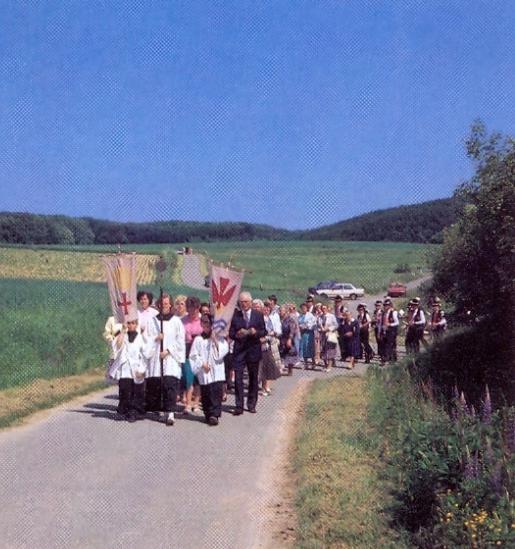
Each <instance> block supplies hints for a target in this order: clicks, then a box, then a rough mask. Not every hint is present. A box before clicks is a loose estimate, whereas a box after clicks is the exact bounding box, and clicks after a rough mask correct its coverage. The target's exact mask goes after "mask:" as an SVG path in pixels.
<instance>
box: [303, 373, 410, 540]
mask: <svg viewBox="0 0 515 549" xmlns="http://www.w3.org/2000/svg"><path fill="white" fill-rule="evenodd" d="M367 406H368V400H367V391H366V381H365V380H364V379H363V378H360V377H350V376H349V377H347V376H346V377H338V378H335V379H332V380H319V381H315V382H314V383H313V386H312V389H311V391H310V393H309V394H308V397H307V402H306V405H305V409H304V414H303V418H302V422H301V424H300V428H299V430H298V433H297V437H296V441H295V444H294V465H295V469H296V471H297V473H296V474H297V478H296V485H297V496H296V508H297V516H298V526H297V532H296V537H297V543H296V546H298V547H306V548H307V547H384V548H387V547H392V548H393V547H396V548H402V547H405V545H404V543H403V542H402V540H401V539H400V537H399V534H398V533H396V532H395V531H393V530H391V529H390V528H389V526H388V523H387V517H386V515H385V513H384V509H385V507H386V506H387V505H388V503H389V501H390V496H389V493H388V487H387V485H386V484H385V483H384V481H383V480H382V479H381V478H380V475H381V468H382V464H381V462H380V461H379V459H378V458H377V457H376V456H375V455H374V450H373V447H374V445H373V444H371V443H370V442H369V438H368V437H369V436H371V433H370V430H369V428H368V427H367V420H366V417H367Z"/></svg>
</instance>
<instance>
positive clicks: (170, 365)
mask: <svg viewBox="0 0 515 549" xmlns="http://www.w3.org/2000/svg"><path fill="white" fill-rule="evenodd" d="M163 335H164V339H163V350H164V351H168V352H169V354H168V355H167V356H166V357H165V358H164V359H163V375H165V376H173V377H176V378H177V379H181V376H182V368H181V364H182V363H183V362H185V361H186V335H185V333H184V324H183V323H182V320H181V319H180V317H178V316H172V318H171V319H170V320H165V321H163ZM154 347H155V353H154V356H153V357H152V360H151V363H150V364H149V368H148V376H147V377H160V376H161V362H160V359H159V353H160V348H161V343H160V341H155V342H154Z"/></svg>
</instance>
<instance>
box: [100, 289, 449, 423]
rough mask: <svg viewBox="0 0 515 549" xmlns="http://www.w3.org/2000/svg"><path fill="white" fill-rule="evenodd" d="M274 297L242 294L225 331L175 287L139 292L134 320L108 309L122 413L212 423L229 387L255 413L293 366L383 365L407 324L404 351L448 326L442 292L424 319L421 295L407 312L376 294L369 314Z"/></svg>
mask: <svg viewBox="0 0 515 549" xmlns="http://www.w3.org/2000/svg"><path fill="white" fill-rule="evenodd" d="M277 301H278V300H277V297H276V296H275V295H270V296H269V297H268V299H266V300H264V301H263V300H261V299H253V298H252V295H251V294H250V293H249V292H246V291H243V292H241V293H240V294H239V299H238V302H237V306H236V308H235V309H234V311H233V314H232V315H231V318H230V324H229V325H228V330H227V334H226V335H225V336H224V335H220V332H219V331H216V330H214V329H213V322H214V318H213V315H212V311H213V304H209V303H201V302H200V299H199V298H198V297H196V296H189V297H187V296H182V295H180V296H176V297H175V299H173V298H172V296H171V295H169V294H168V293H162V294H161V295H160V297H159V298H158V299H154V296H153V295H152V293H151V292H149V291H139V292H138V293H137V302H138V308H137V313H136V314H135V315H134V318H128V319H127V321H126V322H125V323H118V322H116V321H115V319H114V317H113V316H111V317H109V318H108V319H107V322H106V325H105V330H104V338H105V340H106V342H107V343H108V345H109V351H110V358H109V361H108V365H107V375H108V377H109V378H110V379H112V380H116V381H118V386H119V405H118V408H117V418H118V419H121V420H127V421H129V422H134V421H137V420H138V419H143V418H145V417H147V418H151V419H154V420H156V421H162V422H163V423H165V424H166V425H169V426H171V425H174V424H175V421H176V415H177V414H184V415H186V414H193V415H200V414H201V413H202V414H203V415H204V418H205V421H206V423H207V424H208V425H210V426H215V425H218V423H219V421H220V417H221V415H222V409H223V402H226V401H227V395H228V394H229V393H230V392H231V391H234V406H233V407H232V410H231V411H232V414H233V415H235V416H240V415H242V414H243V413H244V412H245V411H247V412H249V413H251V414H255V413H257V403H258V399H259V397H260V396H261V397H268V396H270V395H271V394H272V391H273V382H274V381H275V380H278V379H279V378H280V377H281V376H283V375H290V376H291V375H292V374H293V371H294V369H296V368H297V369H313V370H315V369H318V370H322V371H324V372H330V371H331V370H332V369H333V368H336V367H337V362H340V364H342V365H343V367H344V368H347V369H353V368H354V367H355V365H356V363H357V362H358V361H359V360H363V361H364V363H366V364H369V363H370V362H371V361H372V360H373V359H374V357H377V358H378V360H379V365H380V366H384V365H386V364H387V363H388V362H393V361H396V360H397V356H398V355H397V339H398V335H399V333H400V332H399V330H400V329H401V328H404V332H405V348H406V352H407V353H417V352H419V350H420V346H421V345H423V346H427V344H428V342H427V341H426V339H425V334H426V331H427V333H429V334H430V336H431V338H432V340H434V341H437V340H438V339H439V338H440V337H441V336H442V334H443V332H444V331H445V329H446V324H447V321H446V318H445V314H444V313H443V311H442V310H441V303H440V300H439V299H438V298H434V299H432V302H431V304H430V305H431V312H430V313H429V314H427V318H426V314H425V313H424V311H423V308H422V306H421V303H420V298H418V297H417V298H414V299H412V300H411V301H410V302H409V304H408V311H407V312H406V313H404V311H398V310H397V309H396V308H395V307H394V304H393V302H392V300H391V299H390V298H388V297H387V298H385V299H384V300H377V301H376V302H375V305H374V311H372V312H371V313H370V312H369V311H368V308H367V305H366V304H365V303H359V304H358V305H357V307H356V310H355V311H352V310H351V309H350V308H349V307H347V306H346V305H344V301H343V298H342V297H341V296H337V297H336V299H335V300H334V303H333V302H318V303H315V302H314V296H312V295H309V296H307V298H306V300H305V301H304V302H303V303H302V304H300V306H299V310H298V309H297V306H296V304H294V303H285V304H282V305H278V303H277ZM371 331H373V333H374V335H375V342H376V351H374V349H373V348H372V345H371V344H370V332H371ZM245 379H246V381H247V383H246V385H247V387H246V390H245ZM245 397H246V398H245Z"/></svg>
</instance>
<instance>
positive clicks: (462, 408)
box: [459, 391, 468, 416]
mask: <svg viewBox="0 0 515 549" xmlns="http://www.w3.org/2000/svg"><path fill="white" fill-rule="evenodd" d="M459 409H460V412H461V414H462V415H464V416H466V415H468V407H467V401H466V400H465V394H464V393H463V391H461V395H460V403H459Z"/></svg>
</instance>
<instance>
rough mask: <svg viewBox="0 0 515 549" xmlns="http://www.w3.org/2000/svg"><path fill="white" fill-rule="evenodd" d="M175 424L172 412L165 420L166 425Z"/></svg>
mask: <svg viewBox="0 0 515 549" xmlns="http://www.w3.org/2000/svg"><path fill="white" fill-rule="evenodd" d="M174 423H175V416H174V413H173V412H170V413H169V414H168V416H167V418H166V424H167V425H173V424H174Z"/></svg>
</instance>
